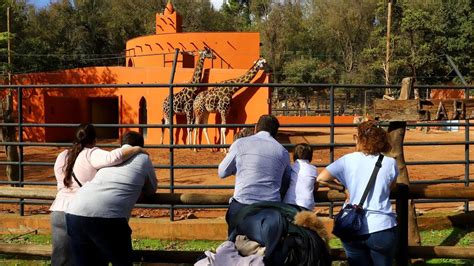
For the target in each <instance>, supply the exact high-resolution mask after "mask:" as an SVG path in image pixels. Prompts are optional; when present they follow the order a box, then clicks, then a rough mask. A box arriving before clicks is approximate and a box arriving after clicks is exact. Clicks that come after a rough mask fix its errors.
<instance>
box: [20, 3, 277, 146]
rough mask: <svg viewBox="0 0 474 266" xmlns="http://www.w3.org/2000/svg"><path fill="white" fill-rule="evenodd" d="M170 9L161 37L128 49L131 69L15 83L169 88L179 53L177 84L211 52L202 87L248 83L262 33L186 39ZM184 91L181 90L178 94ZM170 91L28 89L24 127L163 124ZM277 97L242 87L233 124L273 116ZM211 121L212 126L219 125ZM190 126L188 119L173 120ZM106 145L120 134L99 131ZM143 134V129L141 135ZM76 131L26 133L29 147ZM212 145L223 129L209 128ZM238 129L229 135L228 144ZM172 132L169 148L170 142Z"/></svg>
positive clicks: (154, 132)
mask: <svg viewBox="0 0 474 266" xmlns="http://www.w3.org/2000/svg"><path fill="white" fill-rule="evenodd" d="M170 5H171V4H168V6H167V8H166V9H165V12H164V13H163V14H157V16H156V20H157V23H156V31H157V34H155V35H150V36H143V37H138V38H134V39H132V40H129V41H128V42H127V44H126V66H117V67H88V68H80V69H70V70H63V71H57V72H48V73H31V74H23V75H16V76H14V79H13V80H14V83H15V84H153V83H157V84H167V83H169V81H170V77H171V70H172V68H171V67H172V64H173V57H174V51H175V49H176V48H178V49H180V51H188V52H193V54H190V53H180V54H179V56H178V64H177V66H176V72H175V76H174V83H189V82H190V81H191V78H192V75H193V72H194V66H195V64H196V61H197V59H198V58H197V57H198V55H197V53H196V51H197V50H202V49H204V47H208V48H210V49H212V51H213V53H214V55H215V57H216V58H215V59H212V60H211V59H208V60H206V61H205V64H204V75H203V80H202V82H203V83H219V82H221V81H224V80H227V79H233V78H237V77H239V76H241V75H242V74H244V73H245V72H247V70H248V69H249V68H250V67H251V66H252V65H253V63H254V61H255V60H257V59H258V58H259V57H260V37H259V34H258V33H252V32H251V33H241V32H239V33H237V32H227V33H217V32H212V33H207V32H206V33H181V32H180V31H181V18H180V16H179V14H177V13H176V11H174V9H173V8H172V6H171V7H170ZM253 82H255V83H268V82H269V77H268V75H267V74H266V73H264V72H262V71H260V72H259V73H258V74H257V76H256V77H255V78H254V79H253ZM179 90H180V88H176V89H175V93H176V92H178V91H179ZM168 92H169V88H168V87H166V88H120V87H117V88H106V89H105V88H96V89H28V90H25V91H24V98H23V102H24V104H23V114H24V122H31V123H85V122H92V123H99V124H110V123H120V124H138V123H143V124H161V119H162V111H163V107H162V104H163V101H164V99H165V98H166V97H167V96H168ZM269 98H270V90H269V88H267V87H264V88H258V89H257V88H242V89H240V90H239V91H238V92H237V93H236V94H234V97H233V105H232V107H231V110H230V114H229V117H228V123H232V124H234V123H255V122H256V121H257V119H258V117H259V116H260V115H262V114H267V113H269V111H270V110H269V108H270V107H269V106H270V105H269ZM218 120H219V121H216V118H215V115H214V114H211V115H210V117H209V123H210V124H215V123H216V122H217V123H220V119H218ZM174 121H175V123H179V124H184V123H185V118H184V117H181V116H178V117H177V118H176V117H175V118H174ZM98 130H99V131H100V132H98V135H99V136H101V137H103V138H117V137H118V135H120V133H121V132H120V131H119V130H115V129H108V128H99V129H98ZM135 130H137V129H135ZM73 131H74V129H65V128H40V127H38V128H36V127H31V128H25V133H24V138H25V140H29V141H48V142H49V141H68V140H70V139H71V137H72V132H73ZM208 131H209V136H210V138H211V141H214V142H215V143H218V138H219V136H218V134H219V133H218V129H213V128H210V129H209V130H208ZM233 133H235V129H229V130H228V131H227V143H230V142H231V141H232V138H233ZM185 134H186V130H184V129H176V130H175V135H174V136H175V138H176V139H177V143H184V142H185V140H186V136H185ZM168 136H169V133H168V131H167V130H166V131H165V143H169V139H168ZM160 137H161V129H160V128H149V129H147V130H146V137H145V139H146V143H148V144H154V143H159V139H160Z"/></svg>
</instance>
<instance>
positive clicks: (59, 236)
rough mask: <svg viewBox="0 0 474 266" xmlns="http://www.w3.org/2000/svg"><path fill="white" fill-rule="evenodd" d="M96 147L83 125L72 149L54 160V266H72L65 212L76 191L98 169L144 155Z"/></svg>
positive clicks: (90, 127)
mask: <svg viewBox="0 0 474 266" xmlns="http://www.w3.org/2000/svg"><path fill="white" fill-rule="evenodd" d="M95 144H96V132H95V128H94V126H93V125H91V124H83V125H81V126H79V128H78V129H77V131H76V135H75V140H74V143H73V146H72V147H71V149H68V150H64V151H63V152H61V153H60V154H59V155H58V157H57V158H56V162H55V164H54V174H55V176H56V181H57V189H58V193H57V194H56V199H55V200H54V202H53V204H52V205H51V208H50V211H51V219H50V220H51V236H52V245H53V250H52V254H51V264H52V265H53V266H55V265H72V250H71V244H70V238H69V236H68V235H67V230H66V220H65V213H64V211H65V210H66V209H67V207H68V205H69V203H70V202H71V201H72V199H73V197H74V195H75V194H76V191H77V190H78V189H79V187H81V186H82V185H83V184H85V183H86V182H89V181H90V180H92V179H93V178H94V176H95V174H96V173H97V170H98V169H100V168H102V167H107V166H113V165H117V164H119V163H121V162H123V161H125V160H127V159H128V158H130V157H131V156H132V155H135V154H137V153H140V152H143V150H142V148H140V147H130V148H124V149H121V148H119V149H115V150H113V151H110V152H109V151H106V150H102V149H99V148H97V147H95ZM74 176H75V177H74Z"/></svg>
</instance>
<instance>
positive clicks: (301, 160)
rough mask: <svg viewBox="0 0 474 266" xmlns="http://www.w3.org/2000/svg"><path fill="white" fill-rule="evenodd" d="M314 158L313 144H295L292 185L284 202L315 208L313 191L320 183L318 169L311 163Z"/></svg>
mask: <svg viewBox="0 0 474 266" xmlns="http://www.w3.org/2000/svg"><path fill="white" fill-rule="evenodd" d="M312 159H313V148H311V146H309V145H308V144H306V143H300V144H298V145H296V146H295V152H294V154H293V160H294V164H293V166H292V171H291V180H290V186H289V188H288V191H287V192H286V195H285V198H284V199H283V202H285V203H288V204H293V205H298V206H299V207H301V208H304V209H307V210H313V209H314V195H313V192H314V190H315V189H317V187H316V186H317V185H318V183H317V182H316V176H317V175H318V170H317V169H316V166H314V165H312V164H311V160H312Z"/></svg>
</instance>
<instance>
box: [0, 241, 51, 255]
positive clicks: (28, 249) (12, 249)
mask: <svg viewBox="0 0 474 266" xmlns="http://www.w3.org/2000/svg"><path fill="white" fill-rule="evenodd" d="M51 250H52V249H51V246H49V245H25V244H4V243H0V253H1V254H12V255H28V256H39V257H50V256H51Z"/></svg>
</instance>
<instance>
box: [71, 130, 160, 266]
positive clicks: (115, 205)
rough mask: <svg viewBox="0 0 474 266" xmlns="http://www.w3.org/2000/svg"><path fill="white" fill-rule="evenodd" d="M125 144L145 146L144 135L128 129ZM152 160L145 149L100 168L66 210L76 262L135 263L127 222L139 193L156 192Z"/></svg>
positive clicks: (146, 195)
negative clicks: (125, 159)
mask: <svg viewBox="0 0 474 266" xmlns="http://www.w3.org/2000/svg"><path fill="white" fill-rule="evenodd" d="M121 144H122V147H124V148H126V147H130V146H135V147H143V145H144V140H143V136H142V135H141V134H140V133H138V132H134V131H130V132H127V133H126V134H125V135H123V137H122V140H121ZM156 187H157V180H156V174H155V169H154V168H153V163H152V162H151V160H150V158H149V156H148V155H147V154H144V153H140V154H137V155H135V156H133V157H131V158H130V159H128V160H127V161H125V162H123V163H122V164H120V165H117V166H112V167H104V168H102V169H100V170H99V171H97V174H96V176H95V177H94V179H93V180H92V181H91V182H88V183H87V184H85V185H84V186H83V187H82V188H81V189H79V191H77V194H76V196H75V199H74V200H73V201H72V202H71V204H69V207H68V208H67V210H66V223H67V230H68V234H69V236H70V237H71V243H72V252H73V254H74V256H73V257H74V265H77V266H82V265H84V266H88V265H109V262H110V263H112V265H130V266H131V265H132V264H133V258H132V238H131V234H132V230H131V229H130V226H129V225H128V220H129V219H130V216H131V213H132V209H133V207H134V205H135V203H136V202H137V200H138V198H139V197H140V195H142V194H143V196H144V197H145V198H146V197H148V196H153V195H155V193H156Z"/></svg>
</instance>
